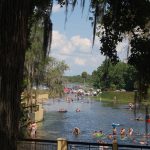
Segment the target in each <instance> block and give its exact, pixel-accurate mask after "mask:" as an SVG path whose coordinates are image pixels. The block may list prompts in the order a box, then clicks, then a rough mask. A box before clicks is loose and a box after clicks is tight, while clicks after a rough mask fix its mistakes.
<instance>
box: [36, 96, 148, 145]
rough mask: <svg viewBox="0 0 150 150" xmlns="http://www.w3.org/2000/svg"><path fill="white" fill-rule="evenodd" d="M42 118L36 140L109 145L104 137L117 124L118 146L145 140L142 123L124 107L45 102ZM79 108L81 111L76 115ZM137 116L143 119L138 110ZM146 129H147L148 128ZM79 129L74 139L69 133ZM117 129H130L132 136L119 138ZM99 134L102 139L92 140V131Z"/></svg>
mask: <svg viewBox="0 0 150 150" xmlns="http://www.w3.org/2000/svg"><path fill="white" fill-rule="evenodd" d="M43 107H44V110H45V114H44V121H43V122H42V123H40V124H39V125H38V138H44V139H53V140H55V139H57V138H59V137H64V138H66V139H68V140H72V141H84V142H97V140H104V141H105V142H108V143H111V142H112V139H108V138H107V135H108V134H111V133H112V123H118V124H120V126H118V127H117V139H118V142H119V143H120V144H121V143H122V144H139V142H140V141H141V140H148V143H149V140H150V138H148V139H145V137H144V134H145V121H137V120H135V119H134V113H133V110H129V109H128V108H127V106H125V105H120V104H119V105H116V104H113V103H102V102H99V101H94V100H90V99H89V98H88V99H87V98H84V99H82V100H79V101H78V100H76V99H74V101H73V102H69V103H68V102H66V101H64V100H61V101H56V102H55V101H54V102H52V101H47V102H46V103H44V105H43ZM60 108H64V109H66V110H67V111H68V112H66V113H59V112H58V110H59V109H60ZM77 108H79V109H80V110H81V111H80V112H76V109H77ZM139 113H140V115H141V116H142V117H144V112H143V110H141V111H140V112H139ZM149 126H150V125H148V128H149ZM74 127H79V128H80V130H81V134H80V135H78V136H74V135H73V134H72V130H73V128H74ZM121 128H125V129H126V133H127V130H128V129H129V128H133V130H134V136H132V137H126V138H122V139H121V137H120V130H121ZM99 130H102V131H103V133H104V136H102V137H98V138H95V137H93V136H92V134H93V132H94V131H99Z"/></svg>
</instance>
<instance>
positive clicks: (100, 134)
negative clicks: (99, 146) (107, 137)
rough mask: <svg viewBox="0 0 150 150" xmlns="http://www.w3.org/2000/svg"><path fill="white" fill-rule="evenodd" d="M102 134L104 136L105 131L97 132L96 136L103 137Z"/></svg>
mask: <svg viewBox="0 0 150 150" xmlns="http://www.w3.org/2000/svg"><path fill="white" fill-rule="evenodd" d="M102 136H104V134H103V133H96V134H95V137H97V138H99V137H102Z"/></svg>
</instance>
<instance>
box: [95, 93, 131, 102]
mask: <svg viewBox="0 0 150 150" xmlns="http://www.w3.org/2000/svg"><path fill="white" fill-rule="evenodd" d="M95 98H96V99H97V100H100V99H101V101H107V102H112V101H116V102H118V103H129V102H131V103H133V102H134V92H114V91H109V92H108V91H105V92H102V94H100V95H98V96H96V97H95Z"/></svg>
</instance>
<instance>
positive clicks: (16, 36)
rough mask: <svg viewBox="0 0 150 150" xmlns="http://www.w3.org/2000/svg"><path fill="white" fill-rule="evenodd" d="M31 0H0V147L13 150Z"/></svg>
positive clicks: (16, 130)
mask: <svg viewBox="0 0 150 150" xmlns="http://www.w3.org/2000/svg"><path fill="white" fill-rule="evenodd" d="M31 6H32V5H31V0H0V149H2V150H16V149H17V148H16V147H17V144H16V142H17V136H18V127H19V112H20V95H21V85H22V79H23V67H24V57H25V50H26V48H27V43H28V41H27V39H28V33H29V29H28V28H29V22H28V21H29V16H30V14H31V11H32V8H31Z"/></svg>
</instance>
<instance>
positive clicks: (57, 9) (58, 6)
mask: <svg viewBox="0 0 150 150" xmlns="http://www.w3.org/2000/svg"><path fill="white" fill-rule="evenodd" d="M59 11H61V7H60V5H58V4H54V5H53V8H52V12H53V13H57V12H59Z"/></svg>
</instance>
